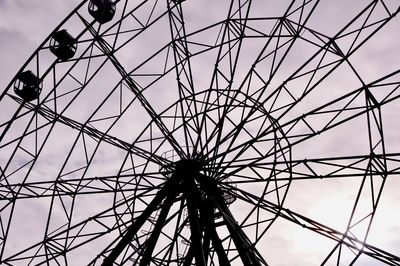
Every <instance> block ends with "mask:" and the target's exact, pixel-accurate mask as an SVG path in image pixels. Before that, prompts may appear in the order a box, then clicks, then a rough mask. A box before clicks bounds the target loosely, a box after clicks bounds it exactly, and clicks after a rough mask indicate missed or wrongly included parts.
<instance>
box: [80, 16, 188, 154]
mask: <svg viewBox="0 0 400 266" xmlns="http://www.w3.org/2000/svg"><path fill="white" fill-rule="evenodd" d="M82 19H84V18H82ZM86 23H87V22H86ZM87 24H88V23H87ZM89 31H90V32H91V34H92V35H93V36H94V37H95V39H96V41H97V43H98V44H99V46H100V49H101V50H102V51H103V53H104V54H105V55H106V56H107V57H108V59H109V60H110V61H111V63H112V64H113V65H114V67H115V68H116V70H117V71H118V72H119V73H120V75H121V77H122V79H123V80H124V81H125V83H126V84H127V85H128V88H129V89H130V90H131V92H132V93H133V94H134V95H135V97H136V99H137V100H138V101H139V102H140V103H141V105H142V106H143V108H144V109H145V110H146V112H147V114H148V115H149V116H150V117H151V119H152V120H153V121H154V122H155V124H156V125H157V127H158V128H159V130H160V131H161V132H162V134H163V135H164V137H165V138H166V139H167V140H168V142H169V143H170V145H171V146H172V147H173V148H174V150H175V151H176V152H177V153H179V154H181V155H182V149H181V147H180V145H179V144H178V142H177V141H176V139H175V138H174V136H173V135H172V134H171V132H170V131H169V129H168V128H167V126H166V125H165V124H164V123H163V121H162V120H161V119H160V116H159V114H158V113H157V112H156V111H155V110H154V109H153V107H152V106H151V104H150V103H149V102H148V101H147V99H146V98H145V96H144V95H143V93H142V91H141V90H140V88H138V86H137V85H136V83H135V82H134V80H133V79H132V77H131V76H130V75H129V74H128V73H127V72H126V70H125V69H124V67H123V66H122V65H121V64H120V62H119V61H118V59H117V58H116V56H115V54H114V51H112V47H111V46H110V45H109V44H108V43H107V42H106V41H105V40H104V39H103V38H102V37H101V36H100V35H98V33H97V32H96V30H95V29H93V27H90V28H89Z"/></svg>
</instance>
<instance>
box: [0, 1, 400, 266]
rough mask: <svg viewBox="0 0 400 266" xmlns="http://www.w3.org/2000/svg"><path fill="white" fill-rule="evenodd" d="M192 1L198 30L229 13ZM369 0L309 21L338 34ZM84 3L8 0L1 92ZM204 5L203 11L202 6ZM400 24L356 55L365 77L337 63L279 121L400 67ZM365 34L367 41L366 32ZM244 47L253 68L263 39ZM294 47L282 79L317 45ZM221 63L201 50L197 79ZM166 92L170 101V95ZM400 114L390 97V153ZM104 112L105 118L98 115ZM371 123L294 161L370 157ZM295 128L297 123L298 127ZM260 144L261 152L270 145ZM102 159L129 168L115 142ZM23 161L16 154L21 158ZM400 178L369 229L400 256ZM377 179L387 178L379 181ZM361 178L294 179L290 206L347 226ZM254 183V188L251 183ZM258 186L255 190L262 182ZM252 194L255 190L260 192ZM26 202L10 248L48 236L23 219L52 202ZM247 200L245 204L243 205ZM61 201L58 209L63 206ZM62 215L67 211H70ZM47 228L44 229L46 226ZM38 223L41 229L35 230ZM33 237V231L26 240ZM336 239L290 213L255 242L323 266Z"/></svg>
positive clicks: (147, 46)
mask: <svg viewBox="0 0 400 266" xmlns="http://www.w3.org/2000/svg"><path fill="white" fill-rule="evenodd" d="M193 1H195V0H187V1H186V2H184V3H183V7H184V8H187V10H185V15H186V18H187V19H186V23H187V24H188V25H187V29H188V31H189V32H190V31H191V30H196V29H199V28H202V27H204V26H205V25H208V24H210V23H212V22H214V21H219V20H222V19H223V18H224V15H225V14H226V11H225V10H224V8H222V7H221V6H220V4H219V3H218V1H212V3H210V4H208V3H206V1H202V2H193ZM260 1H261V0H258V1H255V0H254V2H255V3H256V4H255V8H254V9H253V10H252V13H251V14H252V15H253V16H261V15H262V16H278V15H279V14H281V13H282V12H283V10H285V7H286V6H287V3H288V2H289V1H277V0H276V1H274V0H268V1H264V2H262V3H261V2H260ZM121 2H124V1H121ZM257 2H258V4H257ZM299 2H302V1H299ZM370 2H371V1H367V0H363V1H359V0H352V1H345V0H341V1H331V0H325V1H321V4H320V6H319V7H318V8H317V9H316V12H315V15H314V16H313V17H312V18H311V19H310V22H309V24H308V26H309V27H310V28H313V29H316V30H317V31H319V32H321V33H323V34H326V35H328V36H333V35H334V34H335V33H336V32H337V31H338V30H339V29H340V28H342V27H343V26H344V25H345V24H346V22H348V21H349V20H350V19H351V18H352V17H354V15H355V14H356V12H359V10H361V9H362V7H364V6H366V5H367V4H368V3H370ZM382 2H385V4H386V7H387V8H388V9H389V10H390V11H391V12H394V10H396V8H397V7H398V5H399V4H398V3H397V1H395V0H393V1H382ZM79 3H80V1H79V0H40V1H38V0H0V73H1V74H0V90H3V89H5V88H6V86H7V85H8V83H9V82H10V81H11V79H12V78H13V77H14V75H15V74H16V73H17V71H18V70H19V68H20V67H21V66H22V65H23V64H24V62H25V61H26V60H27V59H28V57H29V56H30V55H31V54H32V53H33V52H34V51H35V50H36V48H37V47H38V46H39V45H40V44H41V43H42V41H43V40H44V39H45V38H46V37H47V36H48V35H49V34H50V32H51V31H52V30H53V29H54V28H55V27H56V26H57V25H58V24H59V23H60V22H61V21H62V20H63V19H64V18H65V17H66V16H67V15H68V14H69V13H70V12H71V11H72V10H73V9H74V8H75V6H77V5H78V4H79ZM130 3H131V4H132V3H133V1H130ZM260 3H261V4H260ZM257 5H259V6H257ZM257 7H262V8H257ZM85 8H86V7H85ZM83 10H84V9H83ZM199 10H200V11H201V12H199ZM221 14H222V15H221ZM384 14H385V10H384V8H383V6H382V7H380V8H379V9H377V11H376V14H375V13H374V16H376V18H379V16H384ZM73 23H74V22H71V25H76V24H73ZM129 26H130V25H127V27H129ZM162 26H163V25H160V26H159V27H160V28H161V27H162ZM357 26H358V25H357ZM399 26H400V23H399V21H398V18H397V19H395V21H393V22H391V23H389V25H388V26H387V27H385V29H384V30H382V31H380V33H379V34H377V35H376V36H375V37H374V38H372V39H371V40H370V41H369V42H368V43H367V44H366V45H365V48H363V49H361V50H360V51H358V52H357V53H356V54H354V56H353V57H352V58H351V59H350V61H351V66H352V67H353V68H354V69H357V73H358V74H360V77H357V75H355V74H354V73H353V72H352V70H351V68H350V64H349V65H347V64H345V65H346V66H343V67H340V68H338V70H337V71H336V72H335V73H334V74H332V77H331V78H328V79H327V81H326V82H325V83H323V84H322V85H321V90H317V91H316V92H315V93H311V94H310V95H309V96H308V98H307V99H306V100H305V101H304V102H303V105H301V104H299V106H298V107H297V109H295V110H294V111H293V112H292V113H290V112H289V115H288V116H287V117H284V118H283V119H282V120H281V121H280V123H284V122H287V121H289V120H290V118H292V117H295V116H297V115H299V114H301V112H307V111H310V110H312V109H313V108H316V107H318V106H321V104H322V103H325V102H328V101H329V100H331V99H333V98H336V97H338V96H339V95H343V94H345V93H348V92H350V91H353V90H356V89H357V88H359V87H361V86H362V83H361V82H360V79H361V80H362V81H364V82H365V83H369V82H372V81H374V80H376V79H377V78H379V77H382V76H384V75H386V74H389V73H390V72H392V71H395V70H397V69H399V68H400V54H399V51H398V50H399V49H398V48H399V40H400V38H399V37H398V29H399ZM156 27H158V26H156ZM158 29H159V28H155V30H154V31H151V30H149V31H150V33H149V34H148V35H146V37H145V38H144V40H140V41H141V42H139V43H138V44H132V46H128V47H127V48H125V49H126V51H125V50H124V51H123V52H121V53H120V54H117V56H119V59H120V61H121V63H122V64H124V66H125V67H126V69H127V70H128V71H129V70H132V68H133V66H136V65H135V64H138V62H140V60H142V59H144V58H146V57H147V56H148V55H149V54H150V53H151V52H153V51H154V50H156V49H157V48H158V46H157V45H158V39H162V38H165V39H168V32H159V33H158V32H157V30H158ZM79 30H80V29H79V28H73V29H72V31H74V32H79ZM158 34H159V35H158ZM206 34H208V35H207V36H213V38H215V36H216V35H213V34H214V32H213V31H212V30H210V32H207V33H206ZM164 35H165V36H164ZM361 38H363V35H362V36H361ZM344 39H345V40H344V41H343V42H342V43H340V44H339V45H342V46H341V48H342V49H343V50H345V49H346V48H349V45H348V43H346V38H344ZM163 44H164V43H163ZM159 45H162V44H159ZM243 45H244V48H243V50H242V53H243V55H242V57H240V60H241V61H239V62H240V63H243V65H246V64H247V65H246V66H250V64H251V60H253V58H254V56H255V55H256V53H255V52H253V51H257V49H260V48H261V47H262V45H263V43H262V42H258V41H256V40H254V42H248V43H245V44H243ZM128 48H129V49H130V50H129V49H128ZM135 49H137V50H140V51H141V52H139V53H136V51H137V50H135ZM293 49H294V51H295V52H293V53H290V54H289V58H290V59H288V60H287V61H286V63H285V64H284V66H283V67H281V69H282V70H280V71H278V74H277V79H278V80H279V77H283V78H285V77H287V75H289V73H290V71H293V70H294V69H295V68H296V67H298V66H299V65H301V63H302V62H304V61H305V60H306V58H307V56H309V55H311V54H312V53H313V52H314V51H315V47H313V46H312V45H310V44H308V43H305V42H304V43H301V44H299V45H298V46H295V48H293ZM132 51H133V52H132ZM208 56H210V57H208ZM247 57H248V58H247ZM213 60H214V61H215V57H214V54H213V53H210V54H206V55H205V56H204V57H200V58H199V59H198V61H196V63H194V64H193V65H194V66H193V69H195V70H199V71H198V73H201V74H198V75H196V76H195V82H196V84H197V85H198V86H207V85H209V81H210V76H208V75H209V74H210V73H209V70H210V69H212V68H211V67H213V65H214V61H213ZM249 62H250V63H249ZM246 66H242V68H239V70H240V71H238V72H239V73H238V76H239V77H240V78H243V77H244V73H247V72H246V70H247V68H246ZM148 67H159V66H157V62H156V63H154V65H151V64H150V65H149V66H148ZM202 67H204V70H202V69H201V68H202ZM108 71H109V72H108ZM107 73H112V74H110V78H109V79H107V80H104V79H102V80H95V81H94V82H93V83H92V87H104V88H107V89H109V88H111V87H112V86H115V84H116V83H117V82H118V79H117V77H116V76H118V75H116V72H115V69H112V67H110V66H109V65H106V66H105V67H104V73H102V74H103V75H107ZM77 75H78V74H77ZM171 80H172V79H171ZM171 80H166V81H161V82H162V83H160V85H159V87H163V88H165V87H169V86H174V83H173V82H172V81H171ZM397 80H398V79H397ZM173 81H174V80H173ZM138 82H141V81H138ZM144 82H145V81H143V83H144ZM277 82H278V81H277ZM67 85H68V84H67ZM67 85H66V86H67ZM235 85H237V84H235ZM296 85H298V84H297V83H292V84H289V85H288V86H293V87H295V86H296ZM92 89H93V88H92ZM379 93H380V92H377V93H376V94H377V95H379V96H380V94H379ZM105 94H106V92H104V95H103V94H102V92H99V93H98V94H96V95H94V94H92V95H85V96H82V97H81V98H80V101H78V103H77V104H76V109H73V110H72V111H71V109H69V110H68V112H67V113H66V114H67V115H69V116H73V117H71V118H73V119H76V120H77V121H84V119H85V118H87V117H88V116H89V115H90V114H91V113H92V112H93V109H91V108H94V107H96V106H97V105H96V104H92V105H91V104H87V103H92V102H96V100H98V102H100V99H102V97H104V96H105ZM146 96H147V97H149V99H150V102H151V103H152V104H154V105H157V106H158V107H157V106H156V107H155V109H157V108H159V109H157V110H163V108H165V107H166V106H168V104H170V103H171V101H172V100H171V99H173V98H174V97H175V96H176V94H171V93H167V92H166V90H165V89H164V90H161V89H160V90H155V91H151V93H148V94H147V95H146ZM377 97H378V96H377ZM169 98H171V99H169ZM160 99H162V101H161V100H160ZM282 99H283V98H282ZM110 102H111V101H110ZM112 103H114V102H112ZM0 106H1V107H0V110H5V109H9V110H8V111H9V112H4V113H3V114H1V115H0V118H1V120H0V121H2V122H3V121H6V120H7V117H6V116H9V115H11V114H12V113H13V112H14V111H13V110H15V108H16V107H15V105H9V104H8V102H6V103H4V102H0ZM112 108H113V107H112V106H105V107H104V108H103V109H102V111H104V113H107V112H109V111H110V110H112ZM135 108H141V106H140V105H139V104H137V103H135V104H134V105H133V106H132V107H131V108H130V109H129V110H130V111H131V113H129V112H128V113H129V114H127V115H126V117H125V120H121V121H120V122H119V124H118V126H117V127H118V128H117V129H118V130H117V129H114V131H111V132H112V133H113V134H116V135H117V136H118V137H119V138H120V139H123V140H126V141H132V139H134V137H133V135H135V134H136V133H137V132H138V130H141V129H142V127H141V125H142V124H144V123H147V121H148V120H147V118H145V117H144V116H145V114H144V112H143V111H136V110H135ZM0 112H3V111H0ZM135 112H136V113H135ZM398 112H400V105H399V103H398V101H395V102H394V103H391V104H389V105H388V106H387V107H386V106H385V108H383V111H382V116H383V125H384V132H385V142H386V150H387V151H388V152H392V153H395V152H398V151H399V150H400V141H399V140H398V139H399V138H398V132H400V122H399V119H398ZM98 116H99V117H100V114H99V115H98ZM318 119H319V117H317V118H316V119H315V120H314V119H313V118H312V119H310V120H309V123H312V126H315V127H316V128H318V125H320V124H321V125H322V124H323V123H324V122H326V119H327V118H322V120H318ZM324 119H325V120H324ZM132 121H134V122H133V124H134V126H132ZM365 125H366V116H361V118H360V119H354V120H353V121H352V122H349V123H345V125H344V126H341V127H338V128H337V129H336V128H335V129H334V130H331V131H329V132H327V133H326V134H322V136H316V137H313V138H312V139H310V140H309V141H305V142H303V143H302V144H299V145H297V146H295V148H293V150H292V153H293V158H294V159H299V160H302V159H312V158H323V157H335V156H349V155H355V156H357V155H365V154H369V152H370V150H369V148H368V134H367V131H366V126H365ZM252 126H254V125H252ZM252 126H249V131H251V130H253V128H252ZM256 126H257V125H256ZM99 127H100V126H99ZM138 128H139V129H138ZM18 129H19V125H18V127H16V128H13V130H18ZM295 130H297V128H296V127H295ZM298 130H299V132H301V130H305V129H304V128H298ZM11 132H12V131H11ZM74 132H75V131H74V130H72V129H68V128H56V129H54V132H53V133H52V135H53V136H54V139H52V140H51V139H50V140H49V142H50V143H57V145H56V146H53V147H49V148H48V149H47V153H46V156H43V158H44V159H43V161H41V162H39V163H38V165H41V167H42V168H41V169H40V170H41V171H39V169H38V171H37V172H35V174H36V175H37V176H36V177H34V178H38V176H43V175H46V176H48V178H49V179H51V176H52V175H56V174H57V170H59V168H60V167H61V165H60V162H59V161H58V160H57V156H60V158H65V154H66V153H67V152H68V151H69V149H70V148H71V146H72V143H73V141H74V139H75V137H72V135H73V134H74ZM9 134H11V133H9ZM57 134H58V135H57ZM69 134H70V135H69ZM57 136H58V137H62V138H63V141H59V139H58V138H56V137H57ZM64 137H65V138H64ZM52 141H53V142H52ZM182 146H184V145H182ZM107 147H108V148H107ZM143 147H145V146H143ZM260 149H261V150H262V149H263V148H260ZM163 151H166V150H163ZM163 151H160V152H158V155H161V153H162V152H163ZM6 152H8V150H6V149H4V151H3V154H1V153H2V150H0V166H1V167H4V164H3V162H1V160H6V157H7V155H5V154H6ZM7 154H8V153H7ZM21 158H22V157H21ZM96 158H97V160H96V161H95V163H94V164H95V165H96V166H98V169H97V170H96V171H94V170H93V173H94V174H98V173H100V172H102V171H103V172H102V173H108V172H107V171H109V172H110V174H112V173H115V172H113V171H115V169H117V168H118V167H120V166H121V163H122V161H123V158H124V154H122V153H121V151H119V150H118V149H112V148H110V147H109V146H106V147H102V149H100V151H98V152H97V157H96ZM63 160H65V159H61V160H60V161H63ZM82 160H83V159H82ZM16 161H18V160H17V159H16ZM104 162H106V163H104ZM79 163H80V158H78V157H77V158H76V160H75V161H73V160H71V165H73V166H71V167H72V168H71V169H73V167H77V165H78V164H79ZM107 163H109V165H107ZM16 164H17V163H16ZM395 165H396V164H395V163H393V165H391V166H392V167H396V166H395ZM67 168H68V166H67ZM327 168H328V167H326V168H324V167H323V166H317V167H316V168H315V169H318V170H320V172H321V173H325V172H327V171H329V170H328V169H327ZM303 170H304V169H303ZM65 171H67V170H65ZM299 171H300V170H299ZM304 171H306V170H304ZM243 173H246V172H243ZM78 174H79V173H78ZM249 174H251V173H249ZM78 176H79V175H78ZM396 178H398V176H390V177H389V178H388V180H387V182H386V184H385V187H384V190H383V196H382V199H381V201H380V203H379V204H380V205H379V208H378V212H377V213H376V219H375V221H374V223H373V225H372V228H371V233H370V236H369V238H368V241H367V242H368V243H370V244H371V245H375V246H377V247H379V248H382V249H384V250H387V251H389V252H392V253H393V254H396V255H397V256H400V252H399V249H398V247H399V246H400V196H399V193H398V189H399V185H400V182H398V181H397V180H396ZM35 180H36V179H35ZM374 182H375V181H374ZM376 182H377V184H379V182H380V181H376ZM360 183H361V180H360V179H357V178H340V179H332V180H323V181H322V180H308V181H300V182H293V183H292V184H291V186H290V189H289V193H288V197H287V199H286V201H285V204H284V207H285V208H289V209H291V210H293V211H295V212H298V213H300V214H302V215H305V216H307V217H310V218H312V219H315V220H316V221H318V222H321V223H323V224H325V225H327V226H330V227H332V228H335V229H338V230H343V229H345V228H346V225H347V222H348V217H349V215H350V211H351V208H352V205H353V204H354V202H355V198H356V194H357V192H358V189H359V187H360ZM243 188H244V189H245V188H246V187H245V186H244V187H243ZM247 188H249V189H252V188H251V187H250V186H249V187H247ZM254 189H255V191H257V188H254ZM250 192H251V193H256V192H254V191H250ZM97 200H103V201H104V204H105V205H106V204H110V198H108V197H99V198H93V199H86V198H85V199H84V200H82V204H83V203H86V204H87V205H90V206H91V207H92V208H91V209H90V211H89V212H90V213H92V214H95V213H97V212H100V211H102V210H103V207H102V206H103V205H102V204H99V201H97ZM96 201H97V202H96ZM102 203H103V202H102ZM234 204H237V205H234ZM234 204H233V205H232V206H236V208H237V209H235V210H238V213H237V215H238V216H239V217H240V216H241V215H245V214H246V213H247V212H246V210H244V209H245V208H246V206H247V205H245V204H243V205H241V204H240V202H239V201H238V202H235V203H234ZM105 205H104V206H105ZM367 205H368V204H366V206H362V207H360V208H361V209H362V208H368V206H367ZM19 207H20V209H19V211H18V212H16V214H15V216H16V219H15V220H18V219H21V220H20V221H15V223H16V226H15V229H13V230H11V232H12V233H13V234H15V235H14V237H15V239H12V240H10V243H11V244H10V245H15V246H14V247H16V248H23V244H21V243H29V244H33V243H31V242H34V240H32V239H40V236H41V235H40V234H42V233H41V232H42V231H41V230H37V231H35V229H34V228H32V227H34V225H36V224H39V223H40V222H39V221H32V222H31V223H29V224H26V223H23V222H22V221H23V219H24V218H23V217H27V216H28V217H32V218H38V219H39V217H40V216H45V215H46V214H47V210H46V208H48V202H45V201H44V202H40V203H39V201H38V202H34V201H29V202H27V203H26V204H25V205H19ZM240 207H242V208H243V209H242V210H239V209H240ZM247 207H248V206H247ZM55 208H56V209H57V207H55ZM58 211H60V212H62V211H61V210H58V209H57V211H54V214H53V215H54V216H55V218H54V219H55V220H57V218H58V217H57V213H58ZM84 212H85V209H81V210H79V208H78V210H77V211H76V213H75V214H74V215H76V216H77V218H76V219H77V220H79V218H82V217H85V215H86V216H87V215H88V214H86V213H84ZM59 215H60V217H61V216H62V215H63V214H59ZM360 215H361V214H360ZM85 218H86V217H85ZM85 218H84V219H85ZM62 219H63V218H60V220H62ZM238 219H239V218H238ZM239 220H240V219H239ZM60 223H61V222H60ZM56 224H57V222H54V226H56ZM40 226H41V228H42V227H43V224H42V225H40ZM32 230H34V231H35V232H34V233H32ZM27 235H31V238H29V236H27ZM25 237H27V238H26V239H25ZM17 238H19V239H17ZM106 240H107V239H106ZM106 240H105V241H106ZM108 240H110V239H108ZM99 245H100V246H102V247H104V244H102V243H100V244H99ZM334 245H335V243H334V242H333V241H330V240H327V239H326V238H324V237H322V236H320V235H318V234H316V233H314V232H310V231H309V230H306V229H303V228H301V227H299V226H298V225H294V224H292V223H290V222H288V221H286V220H284V219H278V220H277V221H276V222H274V223H273V224H272V226H271V229H270V230H268V232H267V233H266V235H265V237H264V238H263V239H262V241H260V243H259V245H258V246H257V247H258V249H259V250H260V251H261V253H262V254H263V255H264V256H265V259H266V261H267V262H268V263H269V265H272V266H275V265H276V266H284V265H299V266H308V265H319V264H320V263H321V261H322V260H323V259H324V258H325V257H326V256H327V254H328V253H329V252H330V251H331V250H332V248H333V246H334ZM94 247H96V245H94ZM90 248H91V249H88V250H85V251H84V252H88V254H96V251H95V250H94V248H93V247H90ZM76 254H77V257H79V256H81V259H77V258H75V259H76V261H77V262H78V263H79V262H81V263H83V262H85V263H86V262H87V258H84V257H85V256H84V255H82V254H79V249H78V251H77V252H76ZM346 254H347V253H344V255H343V256H344V257H346V256H349V257H351V255H346ZM343 261H344V262H343V263H342V264H341V265H345V259H344V260H343ZM18 265H19V264H18ZM21 265H23V264H21ZM328 265H333V264H328ZM355 265H362V266H367V265H368V266H372V265H381V263H380V262H377V261H375V260H373V259H371V258H368V257H366V256H364V255H363V256H361V257H360V260H359V261H358V262H357V263H356V264H355Z"/></svg>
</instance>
